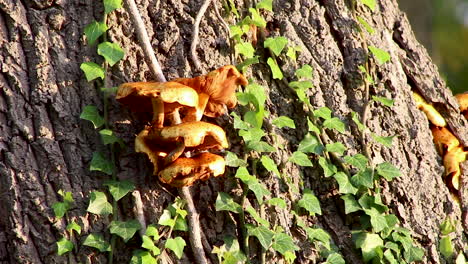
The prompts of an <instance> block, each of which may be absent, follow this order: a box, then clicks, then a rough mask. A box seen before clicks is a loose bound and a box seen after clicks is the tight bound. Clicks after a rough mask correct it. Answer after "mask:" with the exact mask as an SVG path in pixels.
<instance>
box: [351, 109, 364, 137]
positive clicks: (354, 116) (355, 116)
mask: <svg viewBox="0 0 468 264" xmlns="http://www.w3.org/2000/svg"><path fill="white" fill-rule="evenodd" d="M351 119H352V120H353V121H354V123H355V124H356V126H357V127H358V129H359V131H361V132H362V131H363V130H364V129H366V126H365V125H364V124H362V123H361V120H359V116H358V114H357V113H356V112H351Z"/></svg>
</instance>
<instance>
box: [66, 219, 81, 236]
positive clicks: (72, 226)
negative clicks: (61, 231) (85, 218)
mask: <svg viewBox="0 0 468 264" xmlns="http://www.w3.org/2000/svg"><path fill="white" fill-rule="evenodd" d="M67 230H68V231H71V232H73V230H75V232H76V233H77V234H78V235H80V234H81V226H80V225H79V224H77V223H76V222H75V221H72V222H71V223H69V224H68V225H67Z"/></svg>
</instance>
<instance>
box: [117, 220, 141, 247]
mask: <svg viewBox="0 0 468 264" xmlns="http://www.w3.org/2000/svg"><path fill="white" fill-rule="evenodd" d="M140 229H141V225H140V223H139V222H138V221H137V220H135V219H133V220H130V221H126V222H122V221H116V220H114V221H112V222H111V223H110V226H109V231H110V233H111V234H114V235H118V236H119V237H121V238H122V239H123V240H124V241H125V243H127V241H128V240H130V238H132V237H133V236H134V235H135V232H136V231H138V230H140Z"/></svg>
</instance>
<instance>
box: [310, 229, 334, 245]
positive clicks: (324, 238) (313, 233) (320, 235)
mask: <svg viewBox="0 0 468 264" xmlns="http://www.w3.org/2000/svg"><path fill="white" fill-rule="evenodd" d="M306 233H307V236H308V238H309V240H310V241H320V242H322V244H323V245H324V247H325V248H327V249H330V235H329V234H328V233H327V232H325V230H323V229H321V228H310V227H306Z"/></svg>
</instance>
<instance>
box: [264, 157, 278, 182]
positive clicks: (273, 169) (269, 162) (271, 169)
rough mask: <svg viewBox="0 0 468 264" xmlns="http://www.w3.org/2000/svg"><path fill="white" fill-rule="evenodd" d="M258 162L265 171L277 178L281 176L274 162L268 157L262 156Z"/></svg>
mask: <svg viewBox="0 0 468 264" xmlns="http://www.w3.org/2000/svg"><path fill="white" fill-rule="evenodd" d="M260 161H261V162H262V165H263V167H265V169H267V171H269V172H273V173H274V174H276V176H278V177H279V176H281V174H280V172H279V170H278V167H276V164H275V162H274V161H273V160H272V159H271V158H270V157H268V156H265V155H263V156H262V158H261V159H260Z"/></svg>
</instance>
